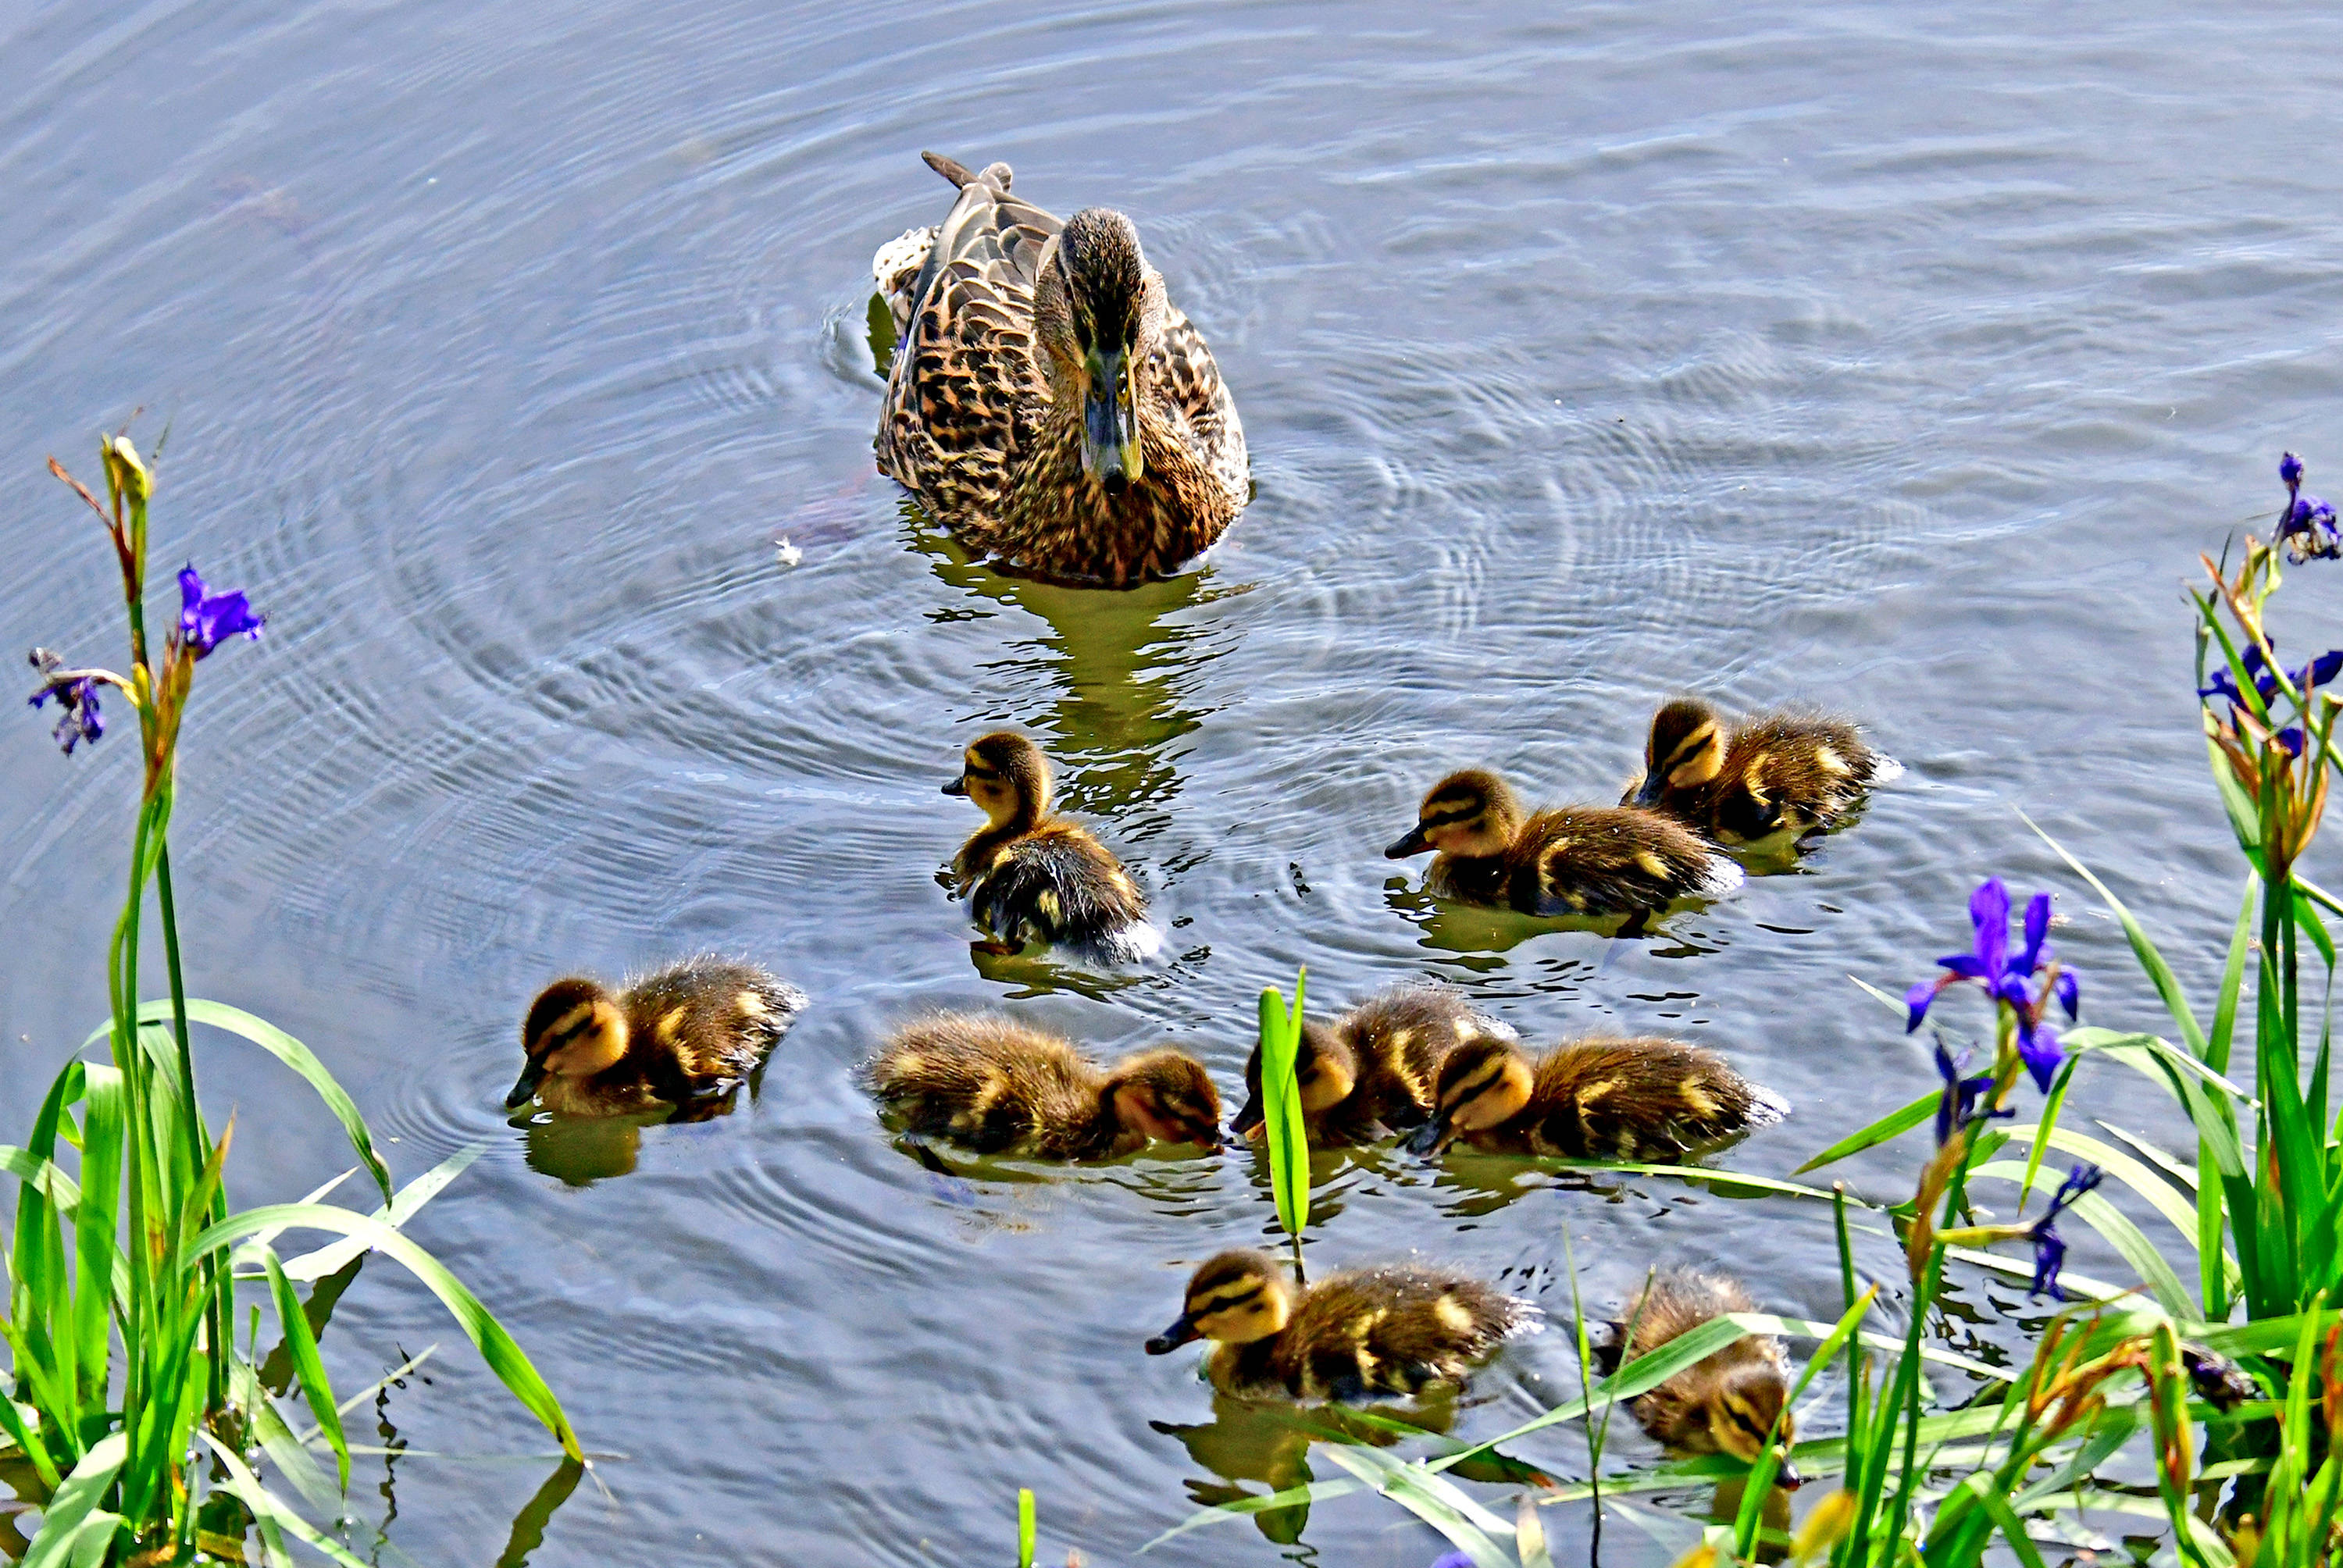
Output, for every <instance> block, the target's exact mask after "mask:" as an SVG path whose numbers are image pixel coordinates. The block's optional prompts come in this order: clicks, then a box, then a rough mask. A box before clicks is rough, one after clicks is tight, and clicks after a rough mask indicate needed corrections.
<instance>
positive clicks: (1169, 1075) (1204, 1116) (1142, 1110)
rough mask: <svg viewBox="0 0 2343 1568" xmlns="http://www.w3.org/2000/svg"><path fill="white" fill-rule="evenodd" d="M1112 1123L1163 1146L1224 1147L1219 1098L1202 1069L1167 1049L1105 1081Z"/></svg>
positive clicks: (1122, 1066) (1124, 1065)
mask: <svg viewBox="0 0 2343 1568" xmlns="http://www.w3.org/2000/svg"><path fill="white" fill-rule="evenodd" d="M1106 1093H1107V1101H1108V1104H1109V1107H1110V1109H1111V1111H1112V1112H1113V1115H1114V1119H1115V1120H1116V1121H1118V1122H1120V1123H1121V1124H1122V1125H1123V1126H1125V1127H1130V1128H1134V1129H1136V1130H1138V1131H1141V1132H1144V1133H1145V1134H1146V1135H1147V1136H1148V1137H1150V1138H1151V1139H1153V1140H1155V1141H1157V1142H1159V1143H1198V1144H1202V1146H1203V1147H1204V1148H1206V1149H1218V1148H1219V1147H1220V1146H1221V1095H1220V1091H1218V1090H1216V1089H1214V1088H1213V1087H1212V1077H1211V1075H1210V1074H1208V1073H1206V1072H1205V1070H1204V1065H1203V1063H1202V1062H1200V1061H1198V1060H1196V1059H1195V1058H1194V1057H1192V1056H1190V1055H1188V1054H1187V1053H1186V1052H1184V1051H1179V1050H1172V1049H1171V1048H1170V1047H1169V1046H1166V1047H1164V1048H1163V1049H1161V1050H1150V1051H1144V1052H1141V1054H1140V1055H1138V1056H1134V1057H1131V1058H1128V1059H1126V1060H1123V1061H1121V1062H1119V1063H1117V1064H1116V1066H1115V1070H1114V1072H1113V1075H1112V1076H1111V1077H1110V1078H1109V1079H1108V1080H1107V1088H1106Z"/></svg>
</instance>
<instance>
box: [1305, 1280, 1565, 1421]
mask: <svg viewBox="0 0 2343 1568" xmlns="http://www.w3.org/2000/svg"><path fill="white" fill-rule="evenodd" d="M1533 1317H1534V1312H1532V1310H1531V1309H1530V1308H1529V1307H1528V1306H1527V1304H1526V1303H1524V1302H1518V1301H1515V1300H1514V1299H1513V1298H1512V1297H1510V1296H1507V1295H1505V1294H1504V1293H1503V1292H1500V1291H1496V1290H1493V1289H1492V1288H1491V1287H1490V1286H1488V1285H1485V1284H1483V1283H1482V1282H1480V1281H1478V1280H1475V1279H1473V1278H1471V1277H1470V1276H1467V1275H1463V1274H1458V1273H1454V1272H1452V1271H1448V1270H1444V1269H1435V1268H1427V1267H1423V1266H1421V1265H1417V1264H1407V1263H1393V1264H1386V1265H1383V1266H1382V1267H1379V1268H1373V1269H1358V1270H1350V1271H1344V1272H1342V1273H1337V1274H1330V1275H1328V1276H1327V1277H1326V1278H1325V1279H1323V1280H1322V1281H1320V1282H1318V1283H1316V1284H1314V1285H1312V1286H1311V1287H1310V1288H1309V1290H1308V1291H1307V1292H1304V1293H1303V1295H1302V1301H1301V1303H1300V1304H1299V1305H1298V1306H1297V1307H1296V1308H1295V1309H1294V1312H1293V1317H1292V1321H1291V1322H1288V1323H1287V1324H1286V1326H1285V1330H1284V1332H1282V1333H1281V1334H1279V1335H1278V1336H1277V1338H1276V1340H1275V1342H1274V1347H1275V1348H1274V1350H1273V1352H1272V1362H1273V1364H1274V1365H1275V1367H1276V1369H1277V1372H1278V1373H1279V1375H1280V1376H1281V1377H1282V1379H1283V1380H1284V1382H1285V1383H1286V1386H1287V1387H1288V1388H1289V1389H1290V1390H1291V1391H1292V1392H1296V1393H1298V1394H1300V1395H1301V1396H1302V1397H1303V1398H1305V1399H1338V1400H1355V1399H1361V1398H1364V1397H1366V1396H1367V1395H1370V1394H1374V1393H1402V1394H1407V1393H1413V1392H1416V1391H1418V1390H1419V1389H1421V1388H1422V1387H1423V1385H1424V1384H1425V1383H1427V1382H1434V1381H1445V1382H1462V1381H1463V1379H1464V1377H1465V1376H1466V1374H1467V1373H1468V1372H1471V1370H1472V1369H1473V1366H1474V1365H1475V1364H1476V1363H1477V1362H1481V1361H1483V1360H1484V1359H1486V1358H1487V1357H1488V1356H1490V1355H1491V1354H1493V1352H1495V1351H1496V1350H1497V1348H1498V1346H1499V1345H1500V1344H1502V1343H1503V1341H1504V1339H1505V1337H1506V1336H1507V1335H1508V1334H1510V1333H1512V1332H1514V1331H1515V1330H1517V1329H1520V1328H1523V1327H1524V1326H1526V1325H1527V1324H1528V1323H1529V1322H1531V1320H1532V1318H1533Z"/></svg>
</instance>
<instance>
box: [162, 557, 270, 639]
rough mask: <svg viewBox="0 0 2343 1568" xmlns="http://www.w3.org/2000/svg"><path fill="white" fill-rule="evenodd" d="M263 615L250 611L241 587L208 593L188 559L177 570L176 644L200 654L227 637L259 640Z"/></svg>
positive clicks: (202, 580)
mask: <svg viewBox="0 0 2343 1568" xmlns="http://www.w3.org/2000/svg"><path fill="white" fill-rule="evenodd" d="M265 619H266V617H263V616H256V615H255V614H253V613H252V606H251V605H250V604H249V603H248V602H246V598H245V597H244V595H243V593H242V592H241V591H238V592H236V593H218V594H216V593H210V592H206V590H205V588H204V579H203V578H201V577H199V576H198V575H196V568H195V566H194V563H192V562H190V563H189V564H188V565H186V567H184V568H180V571H179V646H180V647H182V648H186V649H187V650H188V651H189V652H191V653H192V654H194V655H195V657H196V658H203V657H204V656H205V655H206V654H207V653H209V652H211V650H212V649H213V648H217V647H218V646H219V645H220V644H221V643H223V642H225V641H226V640H227V639H228V638H232V637H236V636H239V635H240V636H244V637H248V638H252V639H253V640H255V641H258V640H259V638H260V628H261V625H262V623H263V621H264V620H265Z"/></svg>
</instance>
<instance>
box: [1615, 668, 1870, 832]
mask: <svg viewBox="0 0 2343 1568" xmlns="http://www.w3.org/2000/svg"><path fill="white" fill-rule="evenodd" d="M1903 771H1904V765H1903V764H1902V763H1900V762H1898V761H1896V759H1894V758H1893V757H1890V756H1888V755H1887V754H1886V753H1885V752H1884V751H1875V750H1874V749H1872V748H1871V747H1869V746H1867V745H1865V743H1864V740H1863V736H1862V732H1861V731H1860V730H1858V729H1856V728H1855V726H1854V725H1853V724H1851V723H1849V722H1848V721H1847V720H1845V719H1830V718H1825V717H1824V716H1823V715H1820V714H1805V713H1790V712H1785V711H1781V710H1778V709H1777V710H1775V711H1773V712H1768V713H1755V714H1751V715H1750V716H1749V717H1748V718H1746V719H1726V718H1725V715H1723V714H1722V713H1719V712H1718V711H1717V710H1716V709H1715V708H1712V707H1711V706H1709V705H1708V704H1707V703H1705V702H1703V701H1702V700H1700V699H1698V698H1693V697H1681V698H1678V699H1675V700H1674V701H1673V702H1670V703H1666V704H1664V705H1663V706H1662V707H1661V709H1660V710H1659V711H1658V712H1657V713H1654V715H1652V732H1651V736H1650V738H1649V739H1647V740H1646V741H1645V743H1644V780H1643V782H1642V783H1641V784H1640V785H1637V786H1635V787H1634V788H1632V789H1629V790H1628V791H1627V794H1626V796H1625V797H1624V799H1622V800H1621V802H1620V804H1622V805H1632V806H1644V807H1648V808H1650V809H1653V810H1655V811H1664V812H1666V813H1667V814H1668V815H1669V816H1671V817H1674V818H1675V819H1677V820H1679V821H1682V822H1684V823H1685V824H1687V825H1689V826H1691V827H1693V828H1694V829H1699V830H1700V831H1701V832H1704V833H1708V834H1711V835H1713V836H1714V837H1715V839H1717V840H1718V841H1719V842H1720V843H1726V844H1746V843H1752V842H1755V840H1757V839H1767V838H1771V837H1773V836H1774V835H1775V834H1776V833H1791V834H1797V835H1803V834H1806V833H1811V832H1815V831H1818V830H1819V831H1825V832H1826V831H1828V830H1829V829H1833V828H1835V827H1836V826H1838V825H1839V823H1840V822H1841V821H1843V820H1844V819H1845V817H1846V815H1847V813H1849V812H1850V811H1852V810H1854V809H1855V807H1857V806H1859V805H1861V804H1862V802H1863V799H1864V796H1865V793H1866V792H1867V791H1868V790H1869V789H1871V788H1872V786H1873V785H1875V784H1884V783H1885V782H1887V780H1889V779H1894V778H1896V776H1898V775H1899V774H1901V773H1902V772H1903Z"/></svg>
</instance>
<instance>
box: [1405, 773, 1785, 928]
mask: <svg viewBox="0 0 2343 1568" xmlns="http://www.w3.org/2000/svg"><path fill="white" fill-rule="evenodd" d="M1426 849H1432V850H1434V851H1437V853H1436V854H1435V855H1434V857H1433V862H1432V869H1431V870H1430V871H1429V872H1428V873H1427V874H1426V875H1425V877H1424V879H1423V880H1424V886H1425V887H1427V888H1429V889H1430V890H1432V891H1433V892H1435V893H1438V894H1441V895H1443V896H1444V897H1448V898H1455V899H1462V900H1464V901H1465V902H1467V903H1473V904H1486V905H1490V906H1493V907H1494V908H1498V909H1512V910H1519V911H1520V912H1522V913H1523V914H1525V915H1544V916H1558V915H1614V914H1624V913H1633V912H1638V911H1645V912H1648V911H1651V910H1663V909H1665V908H1666V907H1667V906H1668V905H1669V904H1672V903H1674V901H1675V900H1678V899H1687V898H1709V899H1714V898H1721V897H1723V896H1724V895H1725V894H1726V893H1729V892H1732V891H1733V890H1735V889H1736V888H1738V887H1739V886H1741V882H1742V870H1741V868H1740V867H1739V866H1736V865H1735V864H1734V863H1733V861H1732V860H1731V859H1729V858H1727V857H1726V856H1725V855H1724V854H1723V853H1721V852H1720V851H1719V850H1718V849H1716V848H1715V846H1714V845H1712V844H1710V843H1708V842H1707V841H1706V840H1705V839H1702V838H1701V837H1700V836H1699V835H1698V834H1696V833H1694V832H1693V831H1692V830H1691V829H1688V828H1686V827H1684V824H1682V823H1681V822H1678V821H1676V820H1674V819H1672V818H1668V817H1663V816H1661V815H1659V814H1658V813H1657V812H1654V811H1645V810H1641V809H1636V808H1634V807H1631V806H1564V807H1562V808H1560V809H1555V810H1550V811H1540V812H1538V813H1537V814H1536V815H1534V816H1530V817H1524V816H1523V813H1522V807H1521V802H1520V800H1519V799H1516V798H1515V797H1514V795H1513V790H1512V789H1510V788H1508V787H1507V786H1506V784H1505V781H1504V780H1503V779H1500V778H1498V777H1497V776H1496V775H1495V774H1493V773H1489V772H1485V771H1483V770H1482V769H1477V768H1472V769H1465V770H1464V771H1463V772H1461V773H1452V774H1450V775H1449V776H1448V777H1447V778H1445V779H1442V780H1441V781H1440V782H1439V784H1438V785H1436V786H1434V788H1433V791H1432V793H1430V794H1429V795H1426V796H1425V797H1424V798H1423V806H1422V807H1421V808H1419V809H1418V810H1417V812H1416V824H1415V826H1414V827H1413V828H1412V829H1409V830H1408V831H1407V832H1406V833H1405V834H1403V835H1402V836H1401V838H1400V839H1399V841H1398V842H1396V843H1394V844H1393V845H1392V846H1391V848H1389V849H1385V850H1384V851H1383V853H1384V854H1385V855H1387V856H1389V857H1390V858H1391V859H1394V860H1399V859H1406V858H1407V857H1409V856H1411V855H1421V854H1423V852H1424V851H1425V850H1426Z"/></svg>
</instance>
